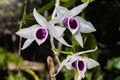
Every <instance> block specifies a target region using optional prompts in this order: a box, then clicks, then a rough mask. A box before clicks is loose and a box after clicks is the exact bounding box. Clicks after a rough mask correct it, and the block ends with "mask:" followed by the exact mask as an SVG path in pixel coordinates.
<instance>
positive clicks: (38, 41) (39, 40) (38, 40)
mask: <svg viewBox="0 0 120 80" xmlns="http://www.w3.org/2000/svg"><path fill="white" fill-rule="evenodd" d="M39 29H40V28H39ZM41 29H44V30H45V32H46V35H45V37H44V38H43V39H38V38H37V37H36V34H35V35H34V38H35V40H36V42H37V43H38V45H41V44H42V43H44V42H45V41H46V39H47V37H48V31H47V29H46V28H43V27H41ZM36 32H37V30H36ZM36 32H35V33H36Z"/></svg>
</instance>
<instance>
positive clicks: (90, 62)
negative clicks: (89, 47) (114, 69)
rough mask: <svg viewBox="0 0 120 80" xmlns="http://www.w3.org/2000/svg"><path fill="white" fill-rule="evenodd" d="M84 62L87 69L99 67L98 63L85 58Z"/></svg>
mask: <svg viewBox="0 0 120 80" xmlns="http://www.w3.org/2000/svg"><path fill="white" fill-rule="evenodd" d="M85 61H86V64H87V69H92V68H94V67H96V66H99V63H98V62H97V61H95V60H93V59H91V58H86V59H85Z"/></svg>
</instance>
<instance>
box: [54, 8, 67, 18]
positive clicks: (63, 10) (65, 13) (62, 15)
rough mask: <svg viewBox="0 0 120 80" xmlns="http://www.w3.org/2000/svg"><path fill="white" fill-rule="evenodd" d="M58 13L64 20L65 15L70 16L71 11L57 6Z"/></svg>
mask: <svg viewBox="0 0 120 80" xmlns="http://www.w3.org/2000/svg"><path fill="white" fill-rule="evenodd" d="M56 12H57V16H58V17H59V18H63V17H65V15H68V13H69V10H68V9H67V8H65V7H61V6H57V7H56Z"/></svg>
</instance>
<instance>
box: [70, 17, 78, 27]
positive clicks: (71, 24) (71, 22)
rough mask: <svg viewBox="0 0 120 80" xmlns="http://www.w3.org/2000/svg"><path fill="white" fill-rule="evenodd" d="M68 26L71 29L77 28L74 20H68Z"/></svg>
mask: <svg viewBox="0 0 120 80" xmlns="http://www.w3.org/2000/svg"><path fill="white" fill-rule="evenodd" d="M69 25H70V28H71V29H76V28H77V27H78V22H77V20H76V19H75V18H70V19H69Z"/></svg>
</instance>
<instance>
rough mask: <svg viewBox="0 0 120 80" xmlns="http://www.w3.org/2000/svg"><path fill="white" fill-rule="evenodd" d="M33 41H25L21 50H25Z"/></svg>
mask: <svg viewBox="0 0 120 80" xmlns="http://www.w3.org/2000/svg"><path fill="white" fill-rule="evenodd" d="M33 41H34V39H27V40H26V41H25V42H24V44H23V47H22V48H21V50H23V49H25V48H27V47H28V46H30V44H31V43H32V42H33Z"/></svg>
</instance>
